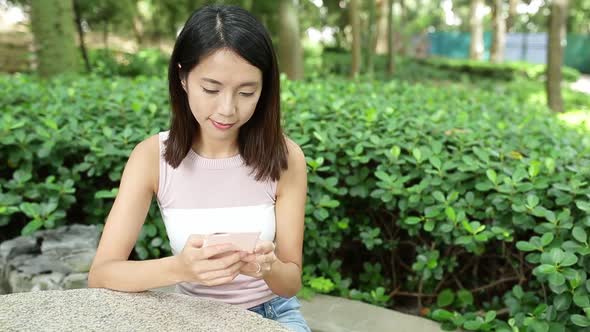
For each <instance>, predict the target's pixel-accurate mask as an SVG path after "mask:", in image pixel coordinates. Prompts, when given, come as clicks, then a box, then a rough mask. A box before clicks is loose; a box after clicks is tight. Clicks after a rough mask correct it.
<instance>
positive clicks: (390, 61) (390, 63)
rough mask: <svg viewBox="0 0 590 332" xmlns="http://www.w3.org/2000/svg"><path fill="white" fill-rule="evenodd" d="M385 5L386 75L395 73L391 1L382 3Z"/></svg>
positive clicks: (387, 0)
mask: <svg viewBox="0 0 590 332" xmlns="http://www.w3.org/2000/svg"><path fill="white" fill-rule="evenodd" d="M384 2H385V3H386V5H387V74H388V75H389V76H390V77H391V76H393V74H394V73H395V49H394V43H393V42H394V39H393V38H394V37H393V0H386V1H384Z"/></svg>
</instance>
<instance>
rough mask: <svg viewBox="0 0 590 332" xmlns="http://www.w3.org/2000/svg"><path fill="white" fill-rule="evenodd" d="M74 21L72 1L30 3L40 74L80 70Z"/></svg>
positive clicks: (41, 0)
mask: <svg viewBox="0 0 590 332" xmlns="http://www.w3.org/2000/svg"><path fill="white" fill-rule="evenodd" d="M74 24H75V23H74V11H73V8H72V0H33V1H32V2H31V28H32V31H33V36H34V40H35V49H36V53H37V54H36V56H37V61H38V72H39V75H40V76H42V77H50V76H54V75H57V74H60V73H64V72H77V71H78V70H79V66H80V61H79V60H80V58H79V56H78V52H77V49H76V48H77V47H76V41H75V32H74V31H75V27H74Z"/></svg>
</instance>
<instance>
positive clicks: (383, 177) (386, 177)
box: [375, 171, 389, 182]
mask: <svg viewBox="0 0 590 332" xmlns="http://www.w3.org/2000/svg"><path fill="white" fill-rule="evenodd" d="M375 176H376V177H377V178H378V179H379V180H382V181H385V182H389V175H387V173H385V172H383V171H377V172H375Z"/></svg>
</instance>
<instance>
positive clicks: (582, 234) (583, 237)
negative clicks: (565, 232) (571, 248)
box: [572, 226, 588, 243]
mask: <svg viewBox="0 0 590 332" xmlns="http://www.w3.org/2000/svg"><path fill="white" fill-rule="evenodd" d="M572 236H573V237H574V239H576V240H577V241H579V242H582V243H586V241H587V239H588V235H587V234H586V231H585V230H584V229H583V228H582V227H580V226H575V227H574V229H573V230H572Z"/></svg>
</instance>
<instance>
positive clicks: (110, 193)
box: [94, 188, 119, 199]
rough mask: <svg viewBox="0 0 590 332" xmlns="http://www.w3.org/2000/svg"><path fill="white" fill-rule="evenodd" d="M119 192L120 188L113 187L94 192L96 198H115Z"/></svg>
mask: <svg viewBox="0 0 590 332" xmlns="http://www.w3.org/2000/svg"><path fill="white" fill-rule="evenodd" d="M118 192H119V188H113V189H111V190H99V191H97V192H96V193H94V198H97V199H100V198H115V197H117V193H118Z"/></svg>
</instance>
